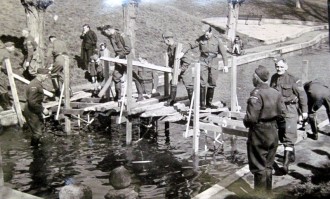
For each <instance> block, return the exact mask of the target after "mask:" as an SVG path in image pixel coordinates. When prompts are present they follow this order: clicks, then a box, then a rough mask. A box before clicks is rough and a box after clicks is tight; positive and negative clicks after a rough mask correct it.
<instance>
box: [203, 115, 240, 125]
mask: <svg viewBox="0 0 330 199" xmlns="http://www.w3.org/2000/svg"><path fill="white" fill-rule="evenodd" d="M207 120H208V121H209V122H212V123H215V124H217V125H222V126H224V127H226V126H231V127H239V128H245V126H244V124H243V121H242V120H232V119H230V118H226V117H219V116H216V115H209V116H207Z"/></svg>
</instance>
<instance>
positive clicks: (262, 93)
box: [243, 65, 283, 194]
mask: <svg viewBox="0 0 330 199" xmlns="http://www.w3.org/2000/svg"><path fill="white" fill-rule="evenodd" d="M268 79H269V71H268V70H267V69H266V67H264V66H261V65H259V66H258V68H257V69H256V70H255V73H254V74H253V85H254V87H255V89H254V90H253V91H252V92H251V93H250V97H249V99H248V101H247V108H246V115H245V118H244V120H243V122H244V125H245V126H246V127H247V128H249V135H248V140H247V152H248V161H249V168H250V171H251V172H252V173H253V174H254V189H255V191H256V193H257V194H269V193H270V192H271V190H272V165H273V163H274V159H275V155H276V150H277V146H278V133H277V120H278V118H279V117H281V114H282V108H283V103H282V96H281V94H280V93H279V92H278V91H277V90H275V89H273V88H271V87H270V86H269V85H268Z"/></svg>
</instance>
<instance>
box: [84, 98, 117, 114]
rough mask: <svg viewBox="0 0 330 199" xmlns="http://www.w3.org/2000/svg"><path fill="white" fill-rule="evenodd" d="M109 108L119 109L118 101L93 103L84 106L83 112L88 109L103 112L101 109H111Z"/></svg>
mask: <svg viewBox="0 0 330 199" xmlns="http://www.w3.org/2000/svg"><path fill="white" fill-rule="evenodd" d="M111 109H113V110H116V111H119V110H120V108H119V106H118V102H114V101H111V102H106V103H102V104H99V105H95V106H90V107H86V108H84V111H85V112H88V111H101V112H103V111H106V110H111Z"/></svg>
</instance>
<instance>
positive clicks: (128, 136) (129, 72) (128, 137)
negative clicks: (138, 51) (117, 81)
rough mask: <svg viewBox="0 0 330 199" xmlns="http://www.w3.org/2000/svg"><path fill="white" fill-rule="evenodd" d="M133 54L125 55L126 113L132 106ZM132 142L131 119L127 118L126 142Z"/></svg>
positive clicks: (129, 111)
mask: <svg viewBox="0 0 330 199" xmlns="http://www.w3.org/2000/svg"><path fill="white" fill-rule="evenodd" d="M132 61H133V55H132V54H129V55H128V56H127V80H126V81H127V86H126V89H127V92H126V93H127V98H126V99H127V103H126V111H127V113H128V115H130V113H131V106H132V85H133V65H132ZM131 143H132V121H131V118H127V121H126V144H127V145H129V144H131Z"/></svg>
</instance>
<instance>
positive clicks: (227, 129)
mask: <svg viewBox="0 0 330 199" xmlns="http://www.w3.org/2000/svg"><path fill="white" fill-rule="evenodd" d="M199 125H200V129H203V130H207V131H213V132H222V133H225V134H228V135H236V136H241V137H248V129H241V128H239V129H235V128H230V127H222V126H218V125H215V124H210V123H204V122H200V123H199Z"/></svg>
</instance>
